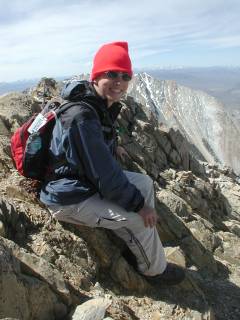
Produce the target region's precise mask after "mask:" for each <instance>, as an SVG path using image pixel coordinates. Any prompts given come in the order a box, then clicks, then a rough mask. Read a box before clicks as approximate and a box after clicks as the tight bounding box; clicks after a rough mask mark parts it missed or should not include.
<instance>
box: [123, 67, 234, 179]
mask: <svg viewBox="0 0 240 320" xmlns="http://www.w3.org/2000/svg"><path fill="white" fill-rule="evenodd" d="M128 94H129V95H130V96H132V97H134V99H136V101H138V102H139V103H141V105H142V106H143V108H144V109H145V110H146V112H147V114H148V117H149V119H151V118H152V117H155V118H157V120H158V121H159V123H163V124H165V125H167V126H168V127H174V128H176V129H179V130H180V132H181V133H182V134H183V135H184V136H185V138H186V139H187V140H188V141H189V143H190V144H191V145H192V152H193V153H194V154H195V156H197V157H198V158H199V159H200V160H206V161H207V162H211V163H212V162H217V163H221V164H222V165H227V166H230V167H231V168H233V169H234V170H235V172H236V173H240V163H239V155H240V146H239V143H238V137H239V134H240V130H239V126H238V121H237V120H236V119H235V120H233V119H232V118H231V117H230V115H229V114H228V113H227V112H226V111H225V109H224V106H223V104H222V103H221V102H219V101H218V100H217V99H216V98H214V97H212V96H210V95H208V94H207V93H205V92H203V91H199V90H194V89H190V88H187V87H184V86H181V85H178V84H177V83H176V81H173V80H157V79H154V78H153V77H151V76H150V75H148V74H146V73H142V74H138V75H137V76H136V77H135V78H134V80H133V81H132V83H131V85H130V88H129V92H128ZM196 149H197V150H196Z"/></svg>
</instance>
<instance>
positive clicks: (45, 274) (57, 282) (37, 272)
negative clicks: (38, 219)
mask: <svg viewBox="0 0 240 320" xmlns="http://www.w3.org/2000/svg"><path fill="white" fill-rule="evenodd" d="M5 242H6V243H7V245H8V247H9V248H11V250H12V254H13V256H14V257H15V258H17V259H18V261H19V262H20V267H21V270H22V272H23V273H25V274H27V275H30V276H34V277H37V278H40V279H41V280H43V281H44V282H46V283H48V284H49V286H50V287H51V289H52V290H53V291H54V292H56V293H57V294H58V295H59V296H60V297H61V298H62V300H63V301H64V303H66V304H70V303H71V296H70V292H69V290H68V289H67V286H66V284H65V281H64V279H63V277H62V275H61V273H60V272H59V271H58V270H57V269H56V268H54V266H53V265H51V264H50V263H48V262H47V261H46V260H44V259H42V258H40V257H38V256H36V255H34V254H32V253H28V252H27V251H26V250H24V249H23V248H19V247H18V246H17V245H16V244H14V243H12V242H11V241H9V240H5Z"/></svg>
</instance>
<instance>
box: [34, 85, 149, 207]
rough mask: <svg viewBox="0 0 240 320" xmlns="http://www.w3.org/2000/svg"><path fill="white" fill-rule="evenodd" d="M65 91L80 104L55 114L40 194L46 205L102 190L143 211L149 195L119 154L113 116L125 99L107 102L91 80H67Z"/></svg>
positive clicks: (121, 203)
mask: <svg viewBox="0 0 240 320" xmlns="http://www.w3.org/2000/svg"><path fill="white" fill-rule="evenodd" d="M62 97H63V98H64V99H65V100H68V101H70V102H76V104H75V105H73V106H71V107H70V108H69V109H67V110H66V111H65V112H63V113H61V116H60V118H58V119H57V120H56V124H55V126H54V128H53V134H52V139H51V144H50V148H49V166H50V168H51V174H49V176H47V177H46V182H45V183H44V184H43V186H42V190H41V194H40V200H41V201H42V202H43V203H45V204H47V205H54V204H60V205H68V204H74V203H78V202H81V201H83V200H85V199H87V198H89V197H90V196H92V195H93V194H95V193H97V192H98V193H99V194H100V196H101V197H102V198H106V199H108V200H111V201H113V202H114V203H116V204H118V205H119V206H121V207H123V208H125V209H126V210H127V211H135V212H137V211H139V210H140V209H141V208H142V207H143V205H144V198H143V196H142V195H141V193H140V191H139V190H138V189H137V188H136V187H135V186H134V185H133V184H131V183H130V182H129V181H128V179H127V177H126V175H125V174H124V172H123V171H122V169H121V167H120V165H119V164H118V162H117V161H116V159H115V157H114V156H115V150H116V130H115V127H114V122H115V120H116V117H117V115H118V114H119V112H120V109H121V105H120V104H119V103H114V104H113V105H112V106H111V107H110V108H107V103H106V102H107V101H106V100H104V99H102V98H101V97H100V96H99V95H98V94H97V93H96V91H95V90H94V88H93V86H92V85H91V84H90V83H89V82H87V81H77V82H72V83H68V84H66V85H65V87H64V89H63V91H62Z"/></svg>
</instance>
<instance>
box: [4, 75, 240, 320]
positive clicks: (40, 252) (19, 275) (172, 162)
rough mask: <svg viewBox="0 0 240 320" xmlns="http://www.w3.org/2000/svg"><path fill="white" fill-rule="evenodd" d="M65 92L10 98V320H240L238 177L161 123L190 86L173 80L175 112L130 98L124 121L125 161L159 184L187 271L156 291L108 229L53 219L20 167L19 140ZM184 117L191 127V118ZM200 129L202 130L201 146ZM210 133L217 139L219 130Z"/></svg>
mask: <svg viewBox="0 0 240 320" xmlns="http://www.w3.org/2000/svg"><path fill="white" fill-rule="evenodd" d="M139 77H146V75H142V76H139ZM139 79H140V78H137V79H135V80H134V81H135V82H136V83H139V82H138V81H139ZM135 82H133V84H132V85H133V87H132V89H131V90H135V92H138V94H139V95H141V96H142V97H143V96H144V90H146V88H142V89H141V90H143V91H139V90H140V87H139V86H135V88H134V84H135ZM60 86H61V84H57V83H56V82H55V81H54V80H53V79H43V80H42V81H41V83H39V85H38V87H37V88H35V89H34V90H31V91H30V92H29V93H12V94H9V95H4V96H3V97H1V98H0V149H1V150H0V166H1V171H0V175H1V180H0V318H1V319H19V320H33V319H36V320H38V319H39V320H45V319H46V320H53V319H74V320H78V319H88V320H92V319H96V320H98V319H99V320H100V319H105V320H107V319H116V320H128V319H133V320H138V319H140V320H158V319H159V320H160V319H161V320H162V319H166V320H167V319H174V320H175V319H176V320H179V319H182V320H187V319H193V320H198V319H199V320H200V319H205V320H207V319H208V320H212V319H218V320H226V319H228V320H238V319H239V317H240V306H239V302H240V268H239V266H240V185H239V183H238V178H237V176H236V175H235V173H234V171H233V170H232V169H230V168H229V167H221V166H219V165H216V164H209V163H207V162H203V161H202V162H200V161H199V160H198V158H197V157H196V156H195V155H196V154H197V151H196V152H195V153H194V152H192V151H193V150H194V146H193V143H191V142H190V141H189V140H188V139H186V136H184V134H183V133H182V132H181V130H179V128H176V127H175V126H173V127H171V126H169V125H168V124H167V123H166V122H165V121H159V117H160V116H161V115H160V111H161V113H162V115H164V119H165V118H166V117H167V114H168V112H169V114H170V113H171V112H174V109H173V107H176V106H177V105H178V107H179V108H180V107H181V104H180V102H181V101H183V100H184V101H187V99H189V95H188V92H187V91H186V92H185V93H186V95H184V94H185V93H184V92H183V91H181V97H180V95H177V96H178V100H177V101H175V102H174V99H176V91H178V90H180V89H178V88H176V87H175V88H174V86H173V84H171V86H169V88H171V92H170V91H168V92H166V91H165V102H164V104H163V105H162V106H163V107H164V108H165V109H162V110H156V113H154V112H151V114H149V112H148V111H149V109H148V108H147V106H146V105H144V103H145V101H144V100H142V102H136V100H135V99H134V98H133V97H131V96H127V97H126V99H125V100H124V101H123V108H122V110H121V115H120V118H119V121H118V127H119V135H120V143H121V145H122V146H124V148H125V149H126V151H127V152H128V157H126V158H125V160H124V161H122V162H121V165H122V166H123V168H126V169H129V170H133V171H137V172H144V173H147V174H148V175H150V176H151V177H152V178H153V179H154V182H155V190H156V208H157V212H158V215H159V223H158V226H157V227H158V231H159V234H160V236H161V239H162V241H163V244H164V247H165V251H166V255H167V258H168V260H169V261H172V262H174V263H176V264H178V265H181V266H183V267H184V268H186V279H185V280H184V282H183V283H181V284H180V285H178V286H173V287H160V286H159V287H152V286H150V285H149V284H148V283H147V282H146V281H145V280H144V279H143V278H142V277H141V276H140V275H139V274H138V273H136V271H135V269H134V267H133V262H134V261H133V257H132V256H131V254H130V252H129V251H128V250H127V248H126V246H125V244H124V243H122V241H121V240H120V239H118V238H117V237H116V236H114V235H113V234H112V233H111V232H109V231H106V230H103V229H101V228H98V229H90V228H88V227H86V226H74V225H69V224H63V223H62V224H60V223H59V222H57V221H55V220H53V219H51V217H50V215H49V213H48V211H47V209H46V208H45V207H44V206H43V205H42V204H41V203H40V202H39V201H38V198H37V186H36V184H35V183H33V181H30V180H28V179H25V178H24V177H21V176H19V175H18V173H17V172H16V170H15V169H14V167H13V164H12V161H11V155H10V144H9V140H10V136H11V134H12V133H13V132H14V130H15V129H16V128H17V127H18V126H20V125H21V124H22V123H23V122H24V121H25V120H26V119H27V118H28V117H29V116H30V115H31V114H32V113H34V112H37V111H39V110H40V109H41V103H42V100H43V98H44V99H45V98H46V99H51V98H52V97H53V96H56V95H58V92H59V87H60ZM155 93H156V94H157V91H155ZM166 95H168V96H167V97H168V99H166ZM41 97H42V98H41ZM180 98H181V99H180ZM159 99H160V97H159ZM162 99H163V100H164V97H162ZM170 101H172V104H170ZM167 102H168V103H169V104H168V107H167V105H166V103H167ZM148 103H150V102H149V101H148ZM202 103H203V102H202ZM152 106H153V107H154V105H152ZM199 108H200V107H199ZM213 108H215V107H213ZM214 110H215V109H214ZM185 111H186V110H185ZM179 112H180V109H179ZM189 112H191V113H192V115H193V110H192V109H191V110H189ZM198 112H200V110H198ZM158 113H159V116H158V117H156V114H158ZM205 116H206V115H205ZM169 117H170V115H169ZM182 117H183V118H184V119H185V121H187V118H186V114H185V112H184V113H183V114H182ZM209 117H210V115H209ZM164 119H163V120H164ZM188 119H190V118H188ZM194 121H195V120H194ZM204 122H205V120H204V118H203V119H202V123H204ZM184 123H186V122H182V123H181V125H182V128H183V129H184V130H185V131H187V130H188V128H187V127H185V126H184ZM189 123H190V120H189ZM202 123H201V124H202ZM195 124H196V123H195ZM189 125H190V124H189ZM193 126H194V124H192V129H194V128H193ZM199 126H200V123H199ZM205 129H206V130H207V124H206V126H205ZM199 130H200V129H199V128H198V127H196V128H195V131H194V130H193V131H192V132H193V133H194V134H195V136H194V137H195V138H194V139H196V141H198V140H197V132H198V131H199ZM229 132H230V131H229ZM205 134H206V132H205ZM207 134H208V139H212V140H214V139H216V137H214V136H211V131H210V129H209V130H208V131H207ZM206 141H210V140H206ZM202 145H204V143H203V141H202ZM205 147H206V143H205ZM196 148H197V147H196ZM214 150H215V149H214Z"/></svg>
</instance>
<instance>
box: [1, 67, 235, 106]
mask: <svg viewBox="0 0 240 320" xmlns="http://www.w3.org/2000/svg"><path fill="white" fill-rule="evenodd" d="M135 71H136V72H147V73H148V74H150V75H151V76H153V77H154V78H157V79H160V80H175V81H176V82H177V83H178V84H180V85H183V86H187V87H189V88H192V89H196V90H202V91H204V92H207V93H208V94H210V95H211V96H213V97H215V98H217V99H218V100H220V101H221V102H222V103H223V104H224V107H225V108H227V109H228V110H231V111H232V110H236V109H237V110H239V109H240V67H208V68H184V67H183V68H169V69H161V68H153V69H144V70H140V69H136V70H135ZM66 78H71V77H58V78H55V79H56V80H64V79H66ZM39 80H40V79H31V80H21V81H15V82H0V95H2V94H4V93H7V92H10V91H23V90H25V89H27V88H30V87H32V86H35V85H36V84H37V83H38V82H39Z"/></svg>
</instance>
